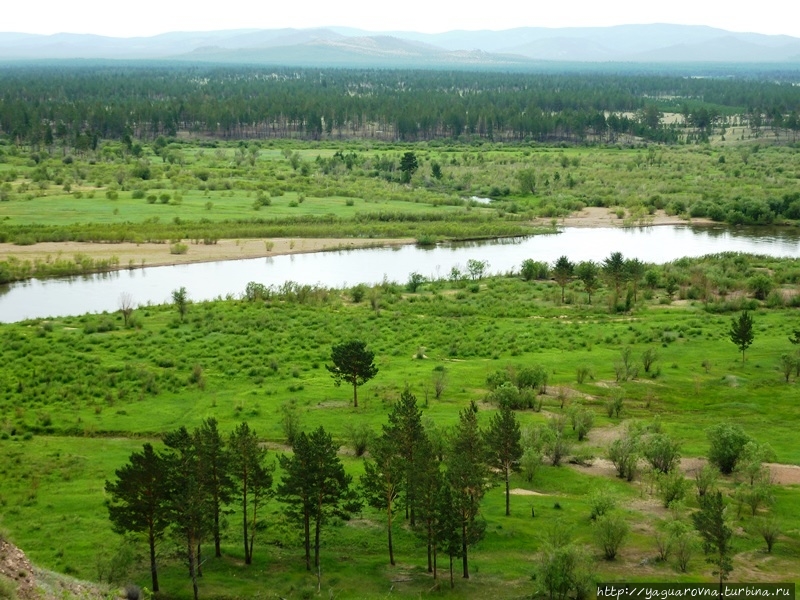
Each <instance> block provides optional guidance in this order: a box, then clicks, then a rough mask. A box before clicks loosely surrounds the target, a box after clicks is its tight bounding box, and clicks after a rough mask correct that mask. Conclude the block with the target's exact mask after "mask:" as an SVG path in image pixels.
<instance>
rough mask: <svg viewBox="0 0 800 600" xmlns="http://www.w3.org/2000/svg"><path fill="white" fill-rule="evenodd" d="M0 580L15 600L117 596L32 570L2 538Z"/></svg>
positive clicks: (21, 554) (90, 599) (92, 599)
mask: <svg viewBox="0 0 800 600" xmlns="http://www.w3.org/2000/svg"><path fill="white" fill-rule="evenodd" d="M0 578H2V579H7V580H9V581H11V582H12V585H14V586H16V590H17V592H16V594H17V598H19V600H60V599H62V598H67V597H70V598H72V597H75V598H82V599H83V600H103V599H106V598H118V597H119V594H118V593H116V594H115V593H110V592H109V590H108V589H103V588H102V586H99V585H96V584H93V583H87V582H85V581H78V580H77V579H73V578H72V577H67V576H65V575H59V574H58V573H53V572H52V571H46V570H44V569H39V568H37V567H34V566H33V565H32V564H31V562H30V561H29V560H28V557H27V556H25V553H24V552H23V551H22V550H20V549H19V548H17V547H16V546H14V545H13V544H11V543H10V542H7V541H5V540H4V539H2V538H0Z"/></svg>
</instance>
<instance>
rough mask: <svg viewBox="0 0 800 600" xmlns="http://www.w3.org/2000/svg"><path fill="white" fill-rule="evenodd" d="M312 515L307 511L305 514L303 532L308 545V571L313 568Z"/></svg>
mask: <svg viewBox="0 0 800 600" xmlns="http://www.w3.org/2000/svg"><path fill="white" fill-rule="evenodd" d="M310 521H311V517H310V515H309V514H308V513H307V512H306V513H305V514H304V515H303V533H304V534H305V535H304V537H305V542H306V543H305V546H306V571H310V570H311V523H310Z"/></svg>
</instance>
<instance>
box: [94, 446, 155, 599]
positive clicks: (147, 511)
mask: <svg viewBox="0 0 800 600" xmlns="http://www.w3.org/2000/svg"><path fill="white" fill-rule="evenodd" d="M166 470H167V469H166V462H165V461H164V459H163V458H162V457H161V456H159V455H158V454H156V452H155V450H153V446H152V445H151V444H145V445H144V447H143V448H142V452H134V453H133V454H131V456H130V459H129V463H128V464H127V465H124V466H123V467H121V468H119V469H117V470H116V472H115V474H116V476H117V479H116V480H115V481H113V482H110V481H106V485H105V489H106V493H107V494H109V495H110V496H111V498H110V500H109V501H108V516H109V518H110V519H111V523H112V525H113V527H114V530H115V531H117V532H119V533H125V532H133V533H144V534H145V535H146V536H147V544H148V547H149V549H150V579H151V585H152V590H153V592H157V591H158V569H157V567H156V544H157V542H158V540H159V539H161V536H162V535H163V534H164V531H165V530H166V529H167V527H168V526H169V518H168V511H167V500H168V498H169V487H168V481H167V473H166Z"/></svg>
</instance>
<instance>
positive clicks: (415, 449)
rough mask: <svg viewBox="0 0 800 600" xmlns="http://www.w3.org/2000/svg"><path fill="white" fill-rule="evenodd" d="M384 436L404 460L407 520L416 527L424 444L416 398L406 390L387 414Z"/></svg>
mask: <svg viewBox="0 0 800 600" xmlns="http://www.w3.org/2000/svg"><path fill="white" fill-rule="evenodd" d="M383 435H384V437H388V438H389V439H391V440H393V442H394V444H395V447H396V449H397V452H398V453H399V455H400V456H401V457H402V459H403V461H404V462H403V464H404V471H405V473H404V479H405V481H404V485H403V491H404V494H405V509H406V518H407V519H408V518H410V519H411V526H412V527H413V526H415V525H416V515H415V497H416V488H417V478H418V469H417V462H418V460H419V453H420V446H421V444H423V443H424V441H425V429H424V428H423V426H422V411H421V410H420V409H419V408H418V407H417V398H416V397H415V396H414V394H412V393H411V392H410V391H409V390H408V389H406V390H404V391H403V393H402V394H400V400H398V401H397V402H395V404H394V406H393V407H392V410H391V412H390V413H389V424H388V425H384V426H383Z"/></svg>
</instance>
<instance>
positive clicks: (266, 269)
mask: <svg viewBox="0 0 800 600" xmlns="http://www.w3.org/2000/svg"><path fill="white" fill-rule="evenodd" d="M616 251H619V252H622V253H623V255H624V256H625V257H626V258H639V259H640V260H642V261H644V262H651V263H659V264H661V263H665V262H670V261H673V260H675V259H677V258H680V257H683V256H703V255H705V254H713V253H718V252H746V253H751V254H766V255H770V256H790V257H795V258H798V257H800V231H798V230H797V229H734V228H728V227H690V226H674V227H673V226H659V227H645V228H632V229H618V228H597V229H585V228H566V229H564V230H563V231H562V232H561V233H558V234H550V235H538V236H531V237H525V238H514V239H502V240H493V241H485V242H467V243H458V244H443V245H439V246H436V247H433V248H420V247H417V246H402V247H393V248H371V249H362V250H345V251H336V252H322V253H312V254H292V255H288V256H276V257H271V258H255V259H246V260H232V261H222V262H210V263H195V264H188V265H177V266H166V267H147V268H144V269H135V270H131V271H126V270H123V271H116V272H113V273H103V274H97V275H87V276H79V277H68V278H59V279H47V280H42V281H40V280H35V279H34V280H29V281H23V282H17V283H13V284H9V285H2V286H0V322H4V323H10V322H16V321H21V320H24V319H34V318H47V317H58V316H66V315H75V314H83V313H87V312H102V311H109V312H113V311H116V310H118V309H119V299H120V296H121V295H122V294H123V293H128V294H130V295H131V296H132V297H133V301H134V303H135V304H137V305H146V304H160V303H164V302H168V301H169V300H170V296H171V293H172V290H175V289H178V288H180V287H185V288H186V290H187V292H188V295H189V298H190V300H210V299H214V298H225V297H228V296H234V297H238V296H239V295H241V294H242V292H243V291H244V289H245V286H246V285H247V283H248V282H250V281H256V282H258V283H262V284H264V285H267V286H270V285H280V284H282V283H284V282H286V281H295V282H297V283H301V284H312V285H313V284H319V285H323V286H327V287H348V286H352V285H355V284H357V283H367V284H375V283H379V282H380V281H382V280H383V279H384V278H386V279H388V280H391V281H397V282H402V283H404V282H405V281H407V280H408V277H409V275H410V274H411V273H413V272H417V273H420V274H421V275H423V276H425V277H427V278H444V277H447V276H448V274H449V273H450V270H451V269H452V268H453V267H459V268H460V269H462V270H465V268H466V264H467V261H469V260H471V259H475V260H481V261H487V262H488V272H489V273H508V272H512V271H519V268H520V265H521V263H522V261H523V260H525V259H527V258H532V259H534V260H539V261H544V262H548V263H553V262H554V261H555V260H556V259H557V258H558V257H559V256H562V255H566V256H568V257H569V258H570V260H572V261H573V262H578V261H582V260H595V261H601V260H603V259H604V258H606V257H607V256H608V255H609V254H610V253H611V252H616Z"/></svg>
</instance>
